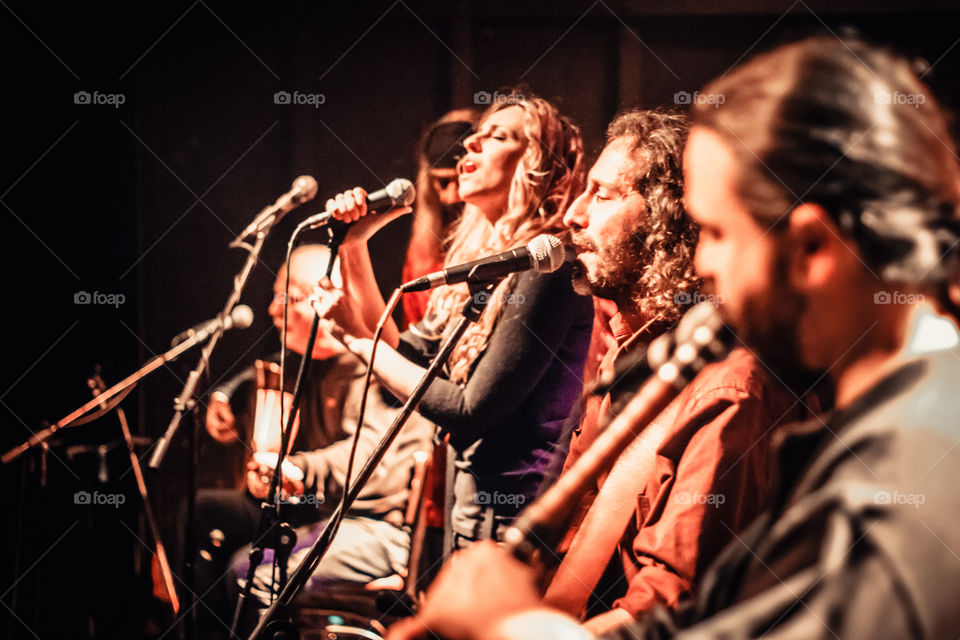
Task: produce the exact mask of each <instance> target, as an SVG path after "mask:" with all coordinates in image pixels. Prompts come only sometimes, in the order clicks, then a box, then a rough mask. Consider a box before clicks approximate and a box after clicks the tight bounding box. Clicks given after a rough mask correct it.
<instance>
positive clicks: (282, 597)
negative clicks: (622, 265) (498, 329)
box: [248, 260, 499, 640]
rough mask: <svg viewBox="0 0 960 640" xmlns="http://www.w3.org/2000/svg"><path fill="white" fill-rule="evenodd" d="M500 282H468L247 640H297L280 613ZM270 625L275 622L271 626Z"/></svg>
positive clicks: (287, 605)
mask: <svg viewBox="0 0 960 640" xmlns="http://www.w3.org/2000/svg"><path fill="white" fill-rule="evenodd" d="M331 263H332V260H331ZM498 282H499V279H498V280H496V281H493V282H482V283H477V282H472V281H469V286H470V298H469V299H468V301H467V303H466V304H465V305H464V307H463V309H462V311H461V313H462V314H463V317H462V318H460V321H459V322H458V323H457V326H456V327H455V328H454V330H453V332H452V333H451V334H450V335H449V336H447V338H446V339H445V340H444V341H443V344H442V345H441V346H440V350H439V351H438V353H437V355H436V356H435V357H434V359H433V360H432V361H431V363H430V366H429V367H427V370H426V371H425V372H424V374H423V376H422V377H421V378H420V381H419V382H418V383H417V386H416V387H415V388H414V390H413V392H412V393H411V394H410V397H409V398H407V401H406V402H404V403H403V407H402V408H401V409H400V411H399V413H397V415H396V417H394V419H393V423H392V424H391V425H390V428H389V429H387V431H386V432H385V433H384V435H383V438H381V439H380V442H378V443H377V446H376V448H375V449H374V450H373V452H372V453H371V454H370V457H369V458H367V461H366V462H365V463H364V465H363V468H362V469H361V470H360V472H359V473H358V474H357V478H356V480H354V481H353V482H351V483H350V486H349V487H344V497H343V500H342V501H341V502H340V503H339V504H338V505H337V508H336V509H335V510H334V512H333V515H331V516H330V519H329V520H328V521H327V524H326V526H325V527H324V528H323V531H322V532H321V533H320V536H319V537H318V538H317V540H316V542H314V543H313V546H312V547H310V550H309V551H308V552H307V555H306V556H305V557H304V559H303V562H302V563H300V566H299V567H297V569H296V571H294V572H293V575H292V576H290V579H289V581H288V582H287V584H286V585H284V587H283V588H282V589H281V590H280V594H279V595H278V596H277V599H276V600H275V601H274V602H273V604H271V605H270V607H269V608H268V609H267V610H266V611H265V612H264V613H263V615H262V616H261V618H260V621H259V622H258V623H257V626H256V627H255V628H254V630H253V631H252V632H251V634H250V636H249V639H248V640H256V639H257V638H258V637H261V634H262V633H264V631H265V630H266V635H264V636H263V637H264V638H269V639H271V640H272V639H273V638H274V637H276V638H280V637H284V638H289V637H296V636H291V635H289V634H290V631H291V623H290V622H289V620H288V619H285V620H279V619H277V620H274V619H275V618H277V617H278V615H279V613H280V612H281V611H283V612H284V614H286V611H287V609H288V607H289V606H290V603H291V602H292V601H293V599H294V598H295V597H296V596H297V594H298V593H300V591H301V590H303V587H304V586H305V585H306V584H307V580H309V579H310V576H311V575H312V574H313V572H314V570H316V568H317V565H318V564H320V561H321V560H323V556H324V554H325V553H326V552H327V549H329V548H330V543H331V542H332V541H333V538H334V536H335V535H336V534H337V530H338V529H339V526H340V521H341V520H342V519H343V516H344V514H346V512H347V510H348V509H350V507H351V506H352V505H353V503H354V502H355V501H356V499H357V497H358V496H359V495H360V492H361V491H362V490H363V487H364V485H365V484H366V483H367V481H368V480H369V479H370V476H371V475H373V472H374V470H375V469H376V467H377V465H378V464H379V463H380V461H381V460H382V459H383V456H384V455H386V453H387V450H388V449H389V448H390V446H391V445H392V444H393V441H394V440H396V438H397V436H398V435H399V434H400V430H401V429H403V426H404V424H406V422H407V420H408V419H409V418H410V415H411V414H412V413H413V411H414V408H415V407H416V406H417V404H418V403H419V402H420V400H421V399H422V398H423V395H424V394H425V393H426V392H427V388H428V387H429V386H430V384H431V383H432V382H433V380H434V378H436V377H437V376H438V375H439V374H440V368H441V367H442V366H443V365H444V363H446V361H447V358H449V357H450V353H451V352H452V351H453V348H454V347H455V346H456V344H457V342H459V341H460V338H461V337H462V336H463V333H464V332H465V331H466V330H467V326H469V324H470V323H471V322H476V321H477V320H478V319H479V318H480V314H481V313H483V310H484V308H486V305H487V302H488V301H489V299H490V293H491V292H492V291H493V289H494V288H495V287H496V285H497V283H498ZM319 322H320V318H319V316H316V315H315V316H314V320H313V326H312V327H311V329H312V330H311V335H310V338H311V340H310V341H309V342H308V344H307V346H308V348H310V349H312V345H313V339H315V338H316V330H315V329H316V328H317V326H318V325H319ZM307 353H309V351H307ZM301 366H302V365H301ZM298 382H299V380H298ZM281 453H282V450H281ZM274 476H276V474H274ZM271 621H273V623H272V624H271ZM281 634H282V635H281Z"/></svg>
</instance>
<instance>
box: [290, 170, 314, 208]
mask: <svg viewBox="0 0 960 640" xmlns="http://www.w3.org/2000/svg"><path fill="white" fill-rule="evenodd" d="M293 188H294V189H296V190H297V195H295V196H294V197H293V201H294V202H296V203H297V204H303V203H304V202H307V201H309V200H313V199H314V197H316V195H317V180H316V178H314V177H313V176H300V177H299V178H297V179H296V180H294V181H293Z"/></svg>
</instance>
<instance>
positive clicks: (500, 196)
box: [457, 106, 529, 222]
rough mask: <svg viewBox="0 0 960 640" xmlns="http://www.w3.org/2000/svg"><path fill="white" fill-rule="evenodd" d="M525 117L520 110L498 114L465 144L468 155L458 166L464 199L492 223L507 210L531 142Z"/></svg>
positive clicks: (515, 107) (509, 108) (497, 112)
mask: <svg viewBox="0 0 960 640" xmlns="http://www.w3.org/2000/svg"><path fill="white" fill-rule="evenodd" d="M524 117H525V113H524V111H523V109H522V108H521V107H517V106H512V107H507V108H505V109H501V110H500V111H496V112H494V113H492V114H491V115H490V116H489V117H488V118H487V119H486V120H484V121H483V122H481V123H480V126H479V127H478V128H477V132H476V133H475V134H473V135H471V136H469V137H468V138H467V139H466V140H464V143H463V146H464V148H466V150H467V153H466V155H465V156H464V157H463V158H462V159H461V160H460V162H459V163H457V173H458V175H459V178H460V181H459V186H460V198H461V199H462V200H463V201H464V202H469V203H471V204H474V205H476V206H478V207H479V208H480V209H481V210H482V211H483V212H484V214H486V216H487V218H488V219H489V220H490V221H491V222H496V221H497V220H498V219H499V218H500V216H501V215H503V212H504V211H505V210H506V208H507V202H508V198H509V195H510V183H511V182H512V180H513V175H514V172H515V171H516V169H517V163H518V162H519V161H520V157H521V156H522V155H523V152H524V151H525V150H526V148H527V144H528V142H529V141H528V140H527V138H526V135H525V134H524V132H523V119H524Z"/></svg>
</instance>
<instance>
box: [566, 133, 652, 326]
mask: <svg viewBox="0 0 960 640" xmlns="http://www.w3.org/2000/svg"><path fill="white" fill-rule="evenodd" d="M631 143H632V140H631V139H630V138H618V139H616V140H613V141H611V142H610V143H609V144H608V145H607V146H606V147H605V148H604V150H603V152H602V153H601V154H600V158H598V159H597V163H596V164H595V165H593V168H592V169H590V174H589V176H588V177H587V189H586V191H584V192H583V193H582V194H581V195H580V197H579V198H577V199H576V200H574V202H573V204H571V205H570V208H569V209H568V210H567V213H566V214H565V215H564V217H563V222H564V224H565V225H566V226H568V227H570V228H571V229H572V230H573V234H572V243H573V246H574V249H575V250H576V252H577V263H576V266H575V268H574V276H573V278H574V280H573V284H574V288H575V289H576V290H577V292H578V293H581V294H584V295H587V294H593V295H595V296H597V297H600V298H606V299H608V300H613V301H614V302H616V303H617V304H618V306H620V307H621V311H625V310H627V309H625V308H624V305H625V304H628V303H629V301H630V300H631V297H632V294H633V293H634V289H635V288H636V287H637V283H638V282H640V280H641V276H642V273H643V268H644V267H645V266H646V265H645V263H646V260H645V259H644V256H645V254H646V253H647V251H646V248H645V246H644V234H643V227H644V225H643V221H644V218H645V216H646V215H647V205H646V202H645V201H644V199H643V196H642V195H641V194H640V193H639V192H638V191H636V189H634V186H633V182H634V179H633V178H634V177H635V176H636V175H638V173H639V171H640V170H641V167H640V164H639V163H640V162H642V161H641V160H639V159H637V158H635V154H634V153H633V151H632V149H631Z"/></svg>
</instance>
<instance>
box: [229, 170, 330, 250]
mask: <svg viewBox="0 0 960 640" xmlns="http://www.w3.org/2000/svg"><path fill="white" fill-rule="evenodd" d="M316 195H317V181H316V180H315V179H314V178H313V176H300V177H299V178H297V179H296V180H294V181H293V185H292V186H291V187H290V191H287V192H286V193H285V194H283V195H282V196H280V197H279V198H277V201H276V202H274V203H273V204H272V205H270V206H269V207H266V208H265V209H264V210H263V211H261V212H260V213H258V214H257V217H256V218H254V219H253V222H251V223H250V224H248V225H247V228H246V229H244V230H243V233H241V234H240V235H239V236H237V240H240V239H241V238H245V237H247V236H248V235H250V234H251V233H258V232H260V231H264V230H266V229H269V228H270V227H272V226H273V225H274V224H276V223H277V222H280V219H281V218H283V216H284V215H286V214H287V212H289V211H290V210H291V209H293V208H294V207H297V206H299V205H301V204H303V203H304V202H307V201H308V200H313V198H314V196H316Z"/></svg>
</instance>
